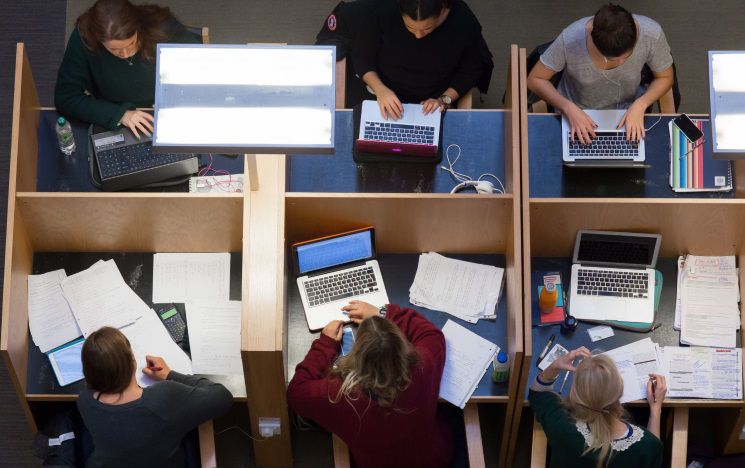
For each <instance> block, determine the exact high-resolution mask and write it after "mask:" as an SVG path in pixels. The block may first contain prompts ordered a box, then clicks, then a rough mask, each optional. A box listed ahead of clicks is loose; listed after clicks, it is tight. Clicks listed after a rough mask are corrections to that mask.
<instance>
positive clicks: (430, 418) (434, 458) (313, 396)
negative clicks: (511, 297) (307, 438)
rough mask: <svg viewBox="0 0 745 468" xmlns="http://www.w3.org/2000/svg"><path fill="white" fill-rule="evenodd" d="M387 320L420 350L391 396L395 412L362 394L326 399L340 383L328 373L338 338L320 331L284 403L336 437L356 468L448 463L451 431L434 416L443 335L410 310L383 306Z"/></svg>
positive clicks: (443, 359)
mask: <svg viewBox="0 0 745 468" xmlns="http://www.w3.org/2000/svg"><path fill="white" fill-rule="evenodd" d="M387 319H388V320H390V321H391V322H393V323H395V324H396V325H398V327H399V328H401V331H403V332H404V335H406V337H407V338H408V339H409V341H411V343H412V344H413V345H414V349H416V352H417V354H419V363H417V364H416V365H415V367H413V368H412V369H411V383H410V384H409V386H408V388H407V389H406V390H404V391H403V392H401V393H400V394H399V395H398V397H397V399H396V403H395V408H396V410H390V409H383V408H380V407H379V406H378V405H377V403H376V402H375V400H372V401H371V400H370V399H368V398H367V397H366V396H365V395H362V394H361V395H360V396H359V398H358V399H356V400H353V401H348V400H347V399H345V398H344V397H342V398H341V399H340V400H339V402H338V403H332V402H331V401H330V400H332V399H336V395H337V393H338V392H339V388H340V387H341V381H340V380H339V379H338V378H335V377H334V378H329V377H327V374H328V371H329V369H330V368H331V366H332V365H333V362H334V359H335V358H336V355H337V354H338V352H339V342H337V341H335V340H334V339H332V338H330V337H328V336H326V335H324V334H321V337H320V338H318V339H317V340H315V341H314V342H313V345H312V346H311V347H310V351H308V355H307V356H305V359H304V360H303V362H301V363H300V364H298V366H297V368H296V369H295V376H294V377H293V378H292V381H291V382H290V385H289V387H288V388H287V401H288V403H289V404H290V407H291V408H292V410H293V411H294V412H295V413H297V414H298V415H300V416H303V417H306V418H309V419H311V420H313V421H315V422H316V423H317V424H319V425H320V426H322V427H323V428H325V429H327V430H328V431H331V432H333V433H334V434H336V435H338V436H339V437H340V438H341V439H342V440H343V441H344V442H345V443H346V444H347V446H348V447H349V451H350V452H351V454H352V458H353V459H354V461H355V463H356V465H357V466H358V467H360V468H362V467H376V468H381V467H400V466H406V467H447V466H450V463H451V461H452V457H453V435H452V432H451V430H450V428H449V426H448V425H447V423H445V422H444V421H443V420H440V419H439V418H438V417H437V400H438V396H439V393H440V379H441V377H442V369H443V367H444V366H445V337H444V336H443V334H442V332H441V331H440V330H439V329H438V328H437V327H435V326H434V325H433V324H432V322H430V321H429V320H427V319H426V318H424V317H422V316H421V315H419V314H418V313H417V312H416V311H414V310H412V309H402V308H400V307H398V306H396V305H388V306H387Z"/></svg>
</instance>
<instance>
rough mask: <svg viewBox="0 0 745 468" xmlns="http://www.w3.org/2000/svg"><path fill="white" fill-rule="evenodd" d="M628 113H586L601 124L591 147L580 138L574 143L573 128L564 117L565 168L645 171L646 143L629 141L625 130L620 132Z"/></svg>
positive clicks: (562, 126) (597, 111) (621, 111)
mask: <svg viewBox="0 0 745 468" xmlns="http://www.w3.org/2000/svg"><path fill="white" fill-rule="evenodd" d="M625 112H626V110H625V109H620V110H585V113H586V114H587V115H588V116H590V118H591V119H592V120H594V121H595V123H596V124H598V127H597V128H596V129H595V135H596V137H595V139H594V140H593V141H592V144H590V145H583V144H582V143H580V141H579V139H578V138H577V137H575V138H574V141H573V142H572V141H571V136H570V133H571V128H572V127H571V125H569V120H567V118H566V117H565V116H563V115H562V117H561V143H562V150H563V155H564V164H565V165H567V166H576V167H644V166H645V164H644V159H645V153H644V140H643V139H642V140H641V141H638V142H633V141H631V142H627V141H626V129H625V128H623V127H621V128H620V129H617V128H616V127H617V126H618V122H620V121H621V118H622V117H623V114H624V113H625Z"/></svg>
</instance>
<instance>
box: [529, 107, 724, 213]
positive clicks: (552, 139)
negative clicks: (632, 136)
mask: <svg viewBox="0 0 745 468" xmlns="http://www.w3.org/2000/svg"><path fill="white" fill-rule="evenodd" d="M659 117H660V116H646V117H645V119H644V125H645V128H650V127H651V126H652V125H653V124H654V123H655V122H657V120H658V118H659ZM673 117H674V116H662V118H661V120H660V121H659V122H658V123H657V124H656V125H655V126H654V127H653V128H652V129H651V130H650V131H648V132H647V137H646V142H645V145H646V149H645V151H646V162H647V164H649V165H650V167H648V168H640V169H623V168H609V169H597V168H587V169H582V168H576V167H565V166H564V165H563V162H562V146H561V117H560V116H559V115H555V114H528V160H529V168H530V197H531V198H561V197H595V198H616V197H618V198H675V199H681V198H682V199H701V198H703V199H722V198H734V193H735V192H734V190H733V191H730V192H704V193H676V192H673V190H672V189H671V188H670V136H669V133H668V122H669V121H670V120H672V119H673ZM704 134H705V136H704V138H705V139H706V140H707V141H709V140H710V134H711V129H710V126H709V123H708V121H707V122H706V124H705V129H704Z"/></svg>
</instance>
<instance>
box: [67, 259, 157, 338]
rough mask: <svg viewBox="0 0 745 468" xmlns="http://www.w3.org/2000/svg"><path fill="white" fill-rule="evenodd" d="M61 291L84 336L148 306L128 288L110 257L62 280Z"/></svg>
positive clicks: (129, 320)
mask: <svg viewBox="0 0 745 468" xmlns="http://www.w3.org/2000/svg"><path fill="white" fill-rule="evenodd" d="M61 286H62V292H63V293H64V296H65V299H67V302H68V304H70V308H71V309H72V314H73V315H74V316H75V320H77V323H78V326H79V327H80V330H81V331H82V332H83V335H84V336H86V337H87V336H88V335H90V334H91V333H93V332H94V331H96V330H98V329H99V328H101V327H107V326H108V327H114V328H121V327H123V326H125V325H129V324H130V323H134V322H135V321H136V320H137V319H138V318H140V317H142V315H143V313H145V312H147V311H149V310H150V307H148V305H147V304H145V302H143V300H142V299H140V297H139V296H138V295H137V294H136V293H135V292H134V291H132V289H130V287H129V285H127V283H126V282H125V281H124V278H122V275H121V273H120V272H119V269H118V268H117V266H116V263H114V261H113V260H107V261H105V262H104V261H103V260H99V261H98V262H96V263H94V264H93V266H91V267H90V268H88V269H87V270H83V271H81V272H80V273H76V274H74V275H72V276H68V277H67V278H65V279H63V280H62V283H61Z"/></svg>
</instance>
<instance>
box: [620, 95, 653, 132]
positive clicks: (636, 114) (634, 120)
mask: <svg viewBox="0 0 745 468" xmlns="http://www.w3.org/2000/svg"><path fill="white" fill-rule="evenodd" d="M646 109H647V108H646V106H645V105H644V103H642V102H639V99H637V100H636V101H634V103H633V104H631V107H629V108H628V110H627V111H626V113H625V114H623V117H621V121H620V122H618V128H621V127H623V126H624V125H625V126H626V141H639V140H641V139H642V138H644V137H645V132H644V111H645V110H646Z"/></svg>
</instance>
